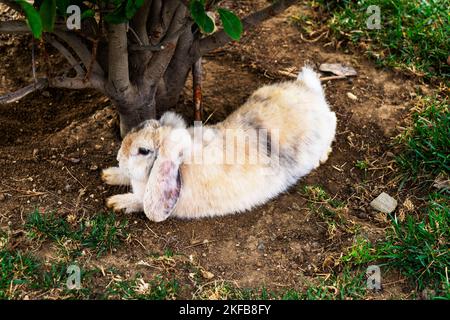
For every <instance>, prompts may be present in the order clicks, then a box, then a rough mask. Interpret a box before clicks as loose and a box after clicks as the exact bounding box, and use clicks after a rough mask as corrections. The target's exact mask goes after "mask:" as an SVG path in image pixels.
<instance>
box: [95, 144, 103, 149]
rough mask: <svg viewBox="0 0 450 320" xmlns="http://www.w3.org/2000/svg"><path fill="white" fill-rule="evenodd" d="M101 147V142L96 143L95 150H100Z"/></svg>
mask: <svg viewBox="0 0 450 320" xmlns="http://www.w3.org/2000/svg"><path fill="white" fill-rule="evenodd" d="M101 148H102V146H101V145H99V144H96V145H95V146H94V149H95V150H100V149H101Z"/></svg>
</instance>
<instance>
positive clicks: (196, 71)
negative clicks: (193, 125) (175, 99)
mask: <svg viewBox="0 0 450 320" xmlns="http://www.w3.org/2000/svg"><path fill="white" fill-rule="evenodd" d="M192 82H193V85H192V90H193V93H192V94H193V100H194V119H195V121H202V113H203V110H202V98H203V95H202V58H200V59H198V60H197V61H196V62H195V63H194V65H193V66H192Z"/></svg>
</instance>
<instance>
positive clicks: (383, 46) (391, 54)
mask: <svg viewBox="0 0 450 320" xmlns="http://www.w3.org/2000/svg"><path fill="white" fill-rule="evenodd" d="M319 3H321V5H322V7H323V8H325V9H326V10H328V11H329V13H330V16H331V17H330V19H329V22H328V25H329V27H330V29H331V31H332V34H333V37H335V38H337V39H338V40H347V41H349V42H350V43H352V44H356V45H358V46H359V47H361V48H363V49H364V50H365V52H366V53H367V55H368V56H370V57H372V58H375V59H376V61H377V62H378V63H379V64H381V65H386V66H390V67H400V68H403V69H407V70H410V71H411V72H413V73H414V74H416V75H424V76H426V77H436V76H441V77H444V78H448V77H449V76H450V66H449V65H448V64H447V58H448V53H449V52H450V38H449V37H448V34H449V31H450V17H449V15H448V7H449V3H448V0H434V1H420V0H396V1H392V0H360V1H338V0H334V1H323V0H321V1H319ZM371 5H375V6H378V7H379V8H380V17H381V28H380V29H368V28H367V26H366V21H367V19H368V18H369V16H370V14H367V12H366V10H367V8H368V7H369V6H371Z"/></svg>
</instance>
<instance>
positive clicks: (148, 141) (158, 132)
mask: <svg viewBox="0 0 450 320" xmlns="http://www.w3.org/2000/svg"><path fill="white" fill-rule="evenodd" d="M185 127H186V124H185V122H184V120H183V119H182V118H181V117H180V116H178V115H176V114H175V113H173V112H166V113H165V114H164V115H163V116H162V117H161V119H160V120H159V121H157V120H154V119H151V120H146V121H144V122H142V123H141V124H139V125H138V126H137V127H135V128H133V129H132V130H131V131H130V132H129V133H128V134H127V135H126V136H125V138H124V139H123V141H122V144H121V147H120V149H119V152H118V154H117V161H119V167H120V169H121V170H122V171H123V172H125V173H126V174H127V175H128V176H129V177H130V178H131V179H132V180H136V181H146V180H147V179H148V177H149V175H150V171H151V169H152V167H153V164H154V162H155V159H156V157H157V155H158V152H159V148H160V146H161V141H162V140H163V139H164V137H165V136H167V135H168V134H169V133H170V132H171V131H172V130H173V129H178V128H185Z"/></svg>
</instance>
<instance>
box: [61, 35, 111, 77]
mask: <svg viewBox="0 0 450 320" xmlns="http://www.w3.org/2000/svg"><path fill="white" fill-rule="evenodd" d="M53 33H54V34H55V35H56V36H57V37H58V38H60V39H61V40H63V41H64V42H65V43H67V45H69V46H70V47H71V48H72V49H73V51H75V53H76V54H77V56H78V57H79V58H80V59H81V61H82V62H83V64H84V67H85V68H86V69H87V68H88V67H89V66H90V65H91V63H92V54H91V52H90V51H89V49H88V48H87V47H86V45H85V44H84V43H83V41H81V39H80V38H79V37H78V36H77V35H76V34H75V33H72V32H65V31H60V30H55V31H53ZM92 71H93V73H95V74H97V75H99V76H103V75H104V72H103V69H102V68H101V67H100V65H99V64H98V62H97V61H94V63H93V65H92Z"/></svg>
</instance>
